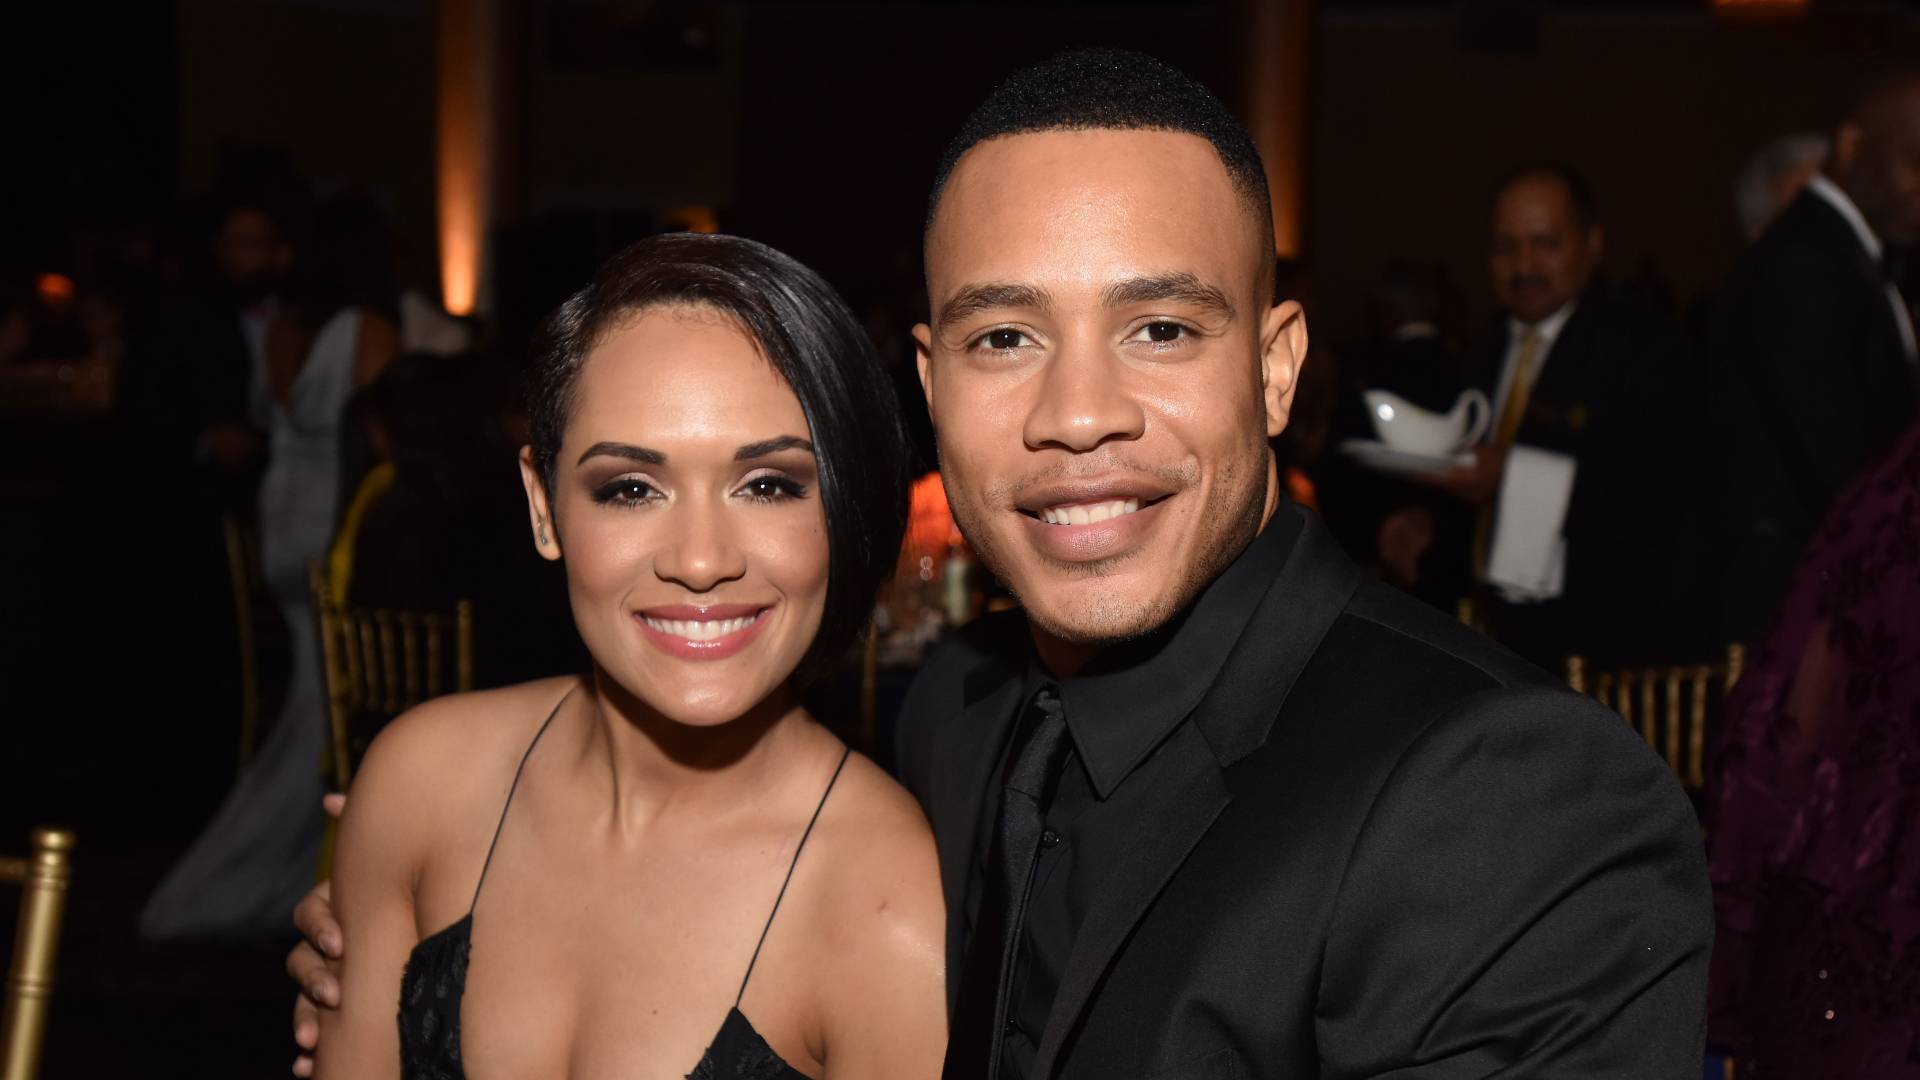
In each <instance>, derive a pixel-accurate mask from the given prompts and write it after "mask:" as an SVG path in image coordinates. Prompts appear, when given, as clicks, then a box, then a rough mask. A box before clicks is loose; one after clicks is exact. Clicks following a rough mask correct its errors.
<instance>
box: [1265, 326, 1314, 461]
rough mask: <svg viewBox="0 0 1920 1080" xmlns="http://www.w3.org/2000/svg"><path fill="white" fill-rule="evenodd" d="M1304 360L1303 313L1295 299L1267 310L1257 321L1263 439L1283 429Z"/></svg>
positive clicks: (1285, 425) (1291, 408)
mask: <svg viewBox="0 0 1920 1080" xmlns="http://www.w3.org/2000/svg"><path fill="white" fill-rule="evenodd" d="M1306 362H1307V313H1306V311H1305V310H1304V309H1303V308H1301V306H1300V303H1299V301H1296V300H1288V301H1285V302H1283V303H1279V304H1275V305H1274V306H1273V307H1270V308H1268V309H1267V314H1266V318H1264V319H1262V320H1261V322H1260V390H1261V399H1262V402H1263V404H1264V405H1265V408H1266V413H1267V438H1269V439H1271V438H1274V437H1276V436H1278V435H1279V434H1280V433H1281V432H1282V431H1285V430H1286V429H1287V418H1288V417H1290V416H1291V415H1292V414H1293V394H1294V391H1295V390H1297V389H1299V387H1300V369H1301V367H1302V366H1304V365H1305V364H1306Z"/></svg>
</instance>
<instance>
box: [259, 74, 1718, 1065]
mask: <svg viewBox="0 0 1920 1080" xmlns="http://www.w3.org/2000/svg"><path fill="white" fill-rule="evenodd" d="M1267 205H1268V203H1267V195H1266V187H1265V180H1264V175H1263V173H1262V171H1261V166H1260V161H1259V158H1258V155H1257V154H1256V153H1255V151H1254V148H1253V145H1252V142H1251V140H1250V139H1249V138H1248V136H1247V134H1246V132H1245V131H1244V129H1242V128H1241V127H1240V125H1239V124H1238V123H1237V122H1235V121H1234V119H1233V117H1232V116H1231V114H1229V113H1228V112H1227V111H1226V110H1225V109H1224V108H1223V107H1222V106H1221V105H1220V104H1219V102H1218V101H1216V100H1214V99H1213V98H1212V96H1211V95H1209V94H1207V93H1206V91H1204V90H1203V89H1201V88H1200V87H1199V86H1198V85H1197V84H1195V83H1194V82H1192V81H1191V80H1190V79H1188V78H1187V77H1186V76H1184V75H1182V74H1180V73H1178V72H1176V71H1173V70H1172V69H1170V68H1167V67H1166V66H1164V65H1162V64H1160V63H1158V62H1157V61H1154V60H1151V59H1149V58H1147V57H1144V56H1140V55H1138V54H1133V53H1119V52H1111V51H1094V52H1083V53H1070V54H1066V55H1063V56H1061V57H1057V58H1056V59H1054V60H1052V61H1050V62H1048V63H1046V64H1043V65H1041V66H1039V67H1036V68H1031V69H1027V70H1025V71H1022V72H1020V73H1018V74H1016V75H1015V76H1013V78H1012V79H1010V80H1009V81H1008V82H1007V83H1006V84H1004V85H1003V86H1001V87H1000V88H999V89H998V90H996V91H995V92H994V94H993V95H992V97H990V98H989V99H988V101H987V102H986V103H985V104H984V105H983V106H982V107H981V108H980V109H979V110H978V111H977V112H976V113H975V114H974V116H973V117H972V118H971V119H970V120H969V121H968V123H967V125H966V126H965V127H964V128H963V130H962V131H961V133H960V135H959V137H958V138H957V139H956V140H955V141H954V143H953V144H952V146H951V148H950V149H949V151H948V154H947V155H946V159H945V161H944V163H943V165H942V167H941V169H940V171H939V179H938V180H937V181H936V185H935V191H934V198H933V204H932V209H931V212H930V216H929V222H928V228H927V237H926V263H927V274H928V289H929V293H930V298H931V300H932V303H931V305H930V310H931V312H932V321H931V322H930V323H929V324H926V325H922V326H919V327H916V328H915V338H916V340H917V342H918V344H919V351H920V357H919V360H920V367H921V371H922V380H923V383H924V386H925V389H926V393H927V398H928V401H929V404H930V407H931V411H932V414H933V418H934V423H935V430H936V433H937V436H938V438H939V440H940V456H941V463H942V468H943V475H944V476H945V477H946V483H947V491H948V498H949V500H950V501H951V503H952V507H953V511H954V515H955V517H956V519H957V521H958V522H959V523H960V525H961V527H962V529H963V530H964V531H965V532H966V535H967V537H968V539H969V541H970V542H971V543H972V545H973V547H974V548H975V550H976V551H977V552H978V553H979V554H980V556H981V558H982V559H984V560H985V561H986V562H987V564H988V565H989V566H990V567H991V568H992V569H993V570H994V571H995V573H996V574H998V575H999V576H1000V577H1001V578H1002V579H1003V580H1004V581H1005V582H1006V583H1007V584H1008V585H1009V586H1010V587H1012V588H1013V590H1014V591H1015V592H1016V593H1018V595H1019V596H1020V599H1021V600H1022V602H1023V604H1024V607H1025V610H1024V612H1009V613H1005V614H1002V615H998V616H990V617H988V618H986V619H983V620H980V621H979V622H977V623H975V624H973V626H972V627H970V628H969V630H968V632H966V633H965V634H963V635H962V636H960V637H958V638H955V639H952V640H950V641H949V642H948V643H947V644H945V645H943V646H942V647H941V648H940V649H939V650H938V651H936V653H935V654H934V655H933V657H932V658H930V660H929V662H928V664H927V666H926V668H925V669H924V671H923V672H922V674H921V676H920V678H919V680H918V682H917V683H916V685H915V688H914V690H913V692H912V693H911V695H910V697H909V700H908V702H907V704H906V707H905V709H904V711H903V714H902V721H901V723H902V728H901V733H900V745H901V760H902V763H903V770H904V773H905V779H906V780H907V782H908V784H909V786H910V787H912V788H913V789H914V790H915V791H916V792H917V793H918V795H919V796H920V798H921V799H922V801H923V804H924V805H925V806H926V807H927V810H928V814H929V816H930V818H931V819H932V821H933V824H934V828H935V832H936V836H937V839H938V840H939V844H940V850H941V869H942V877H943V881H944V884H945V887H946V894H947V904H948V913H949V919H948V922H949V934H948V941H949V950H948V973H949V985H950V989H951V992H952V996H953V1000H954V1016H953V1030H952V1041H951V1043H950V1049H949V1055H948V1063H947V1069H946V1076H948V1077H950V1078H954V1080H960V1078H966V1080H977V1078H982V1077H994V1078H999V1080H1012V1078H1016V1077H1018V1078H1039V1077H1061V1078H1094V1077H1099V1078H1112V1077H1146V1076H1153V1077H1166V1078H1179V1077H1232V1076H1314V1075H1326V1076H1385V1075H1389V1074H1391V1075H1401V1076H1411V1075H1419V1076H1424V1077H1446V1076H1484V1075H1488V1074H1490V1073H1494V1072H1499V1071H1501V1070H1505V1071H1506V1074H1507V1075H1515V1076H1521V1075H1524V1076H1547V1075H1553V1076H1599V1075H1603V1074H1604V1075H1609V1076H1636V1077H1637V1076H1674V1077H1678V1076H1683V1075H1691V1074H1692V1073H1693V1072H1695V1071H1697V1070H1698V1067H1699V1057H1698V1045H1697V1030H1698V1026H1699V1022H1700V1016H1701V1010H1702V1001H1701V999H1702V995H1703V992H1704V991H1703V986H1704V981H1703V980H1704V972H1705V962H1706V952H1707V942H1708V935H1709V926H1708V918H1709V915H1708V910H1707V898H1706V882H1705V877H1704V870H1703V868H1702V865H1701V855H1700V852H1699V841H1698V838H1697V832H1696V829H1695V827H1694V825H1693V824H1692V821H1691V815H1690V813H1689V812H1688V810H1687V808H1686V805H1685V801H1684V800H1683V799H1682V798H1681V797H1680V794H1679V792H1678V790H1677V788H1676V787H1675V785H1674V783H1673V781H1672V779H1671V777H1670V776H1669V775H1668V774H1667V772H1666V770H1665V768H1664V766H1662V765H1661V764H1660V763H1659V761H1658V760H1657V759H1656V758H1655V757H1654V756H1653V755H1652V754H1651V753H1650V752H1649V751H1648V750H1647V749H1646V747H1645V746H1644V745H1642V744H1639V743H1638V741H1637V740H1636V739H1635V737H1634V736H1633V735H1632V733H1631V732H1629V731H1628V730H1627V729H1626V728H1625V726H1624V725H1623V724H1621V723H1620V721H1619V718H1618V717H1615V716H1612V715H1611V714H1609V713H1607V712H1606V711H1605V710H1604V709H1601V708H1600V707H1598V706H1597V705H1594V704H1592V703H1591V702H1588V701H1586V700H1585V699H1582V698H1578V697H1576V696H1574V695H1572V694H1570V693H1568V692H1566V691H1564V690H1560V689H1556V688H1553V687H1551V686H1550V685H1549V680H1547V679H1545V678H1544V677H1543V676H1542V675H1541V674H1540V673H1539V672H1536V671H1533V670H1532V669H1529V668H1527V667H1526V666H1525V665H1523V664H1521V663H1519V662H1517V661H1516V660H1514V659H1513V658H1512V657H1511V656H1509V655H1507V654H1505V653H1503V652H1501V651H1500V650H1499V649H1497V648H1496V647H1494V646H1492V645H1490V644H1488V643H1487V642H1486V641H1485V640H1484V639H1481V638H1478V637H1475V636H1474V635H1472V634H1471V633H1469V632H1468V631H1466V630H1465V629H1463V628H1461V627H1460V626H1458V624H1456V623H1454V622H1453V621H1452V620H1450V619H1448V618H1446V617H1445V616H1442V615H1440V614H1437V613H1434V612H1431V611H1429V610H1428V609H1426V608H1425V607H1423V606H1421V605H1419V604H1418V603H1417V602H1415V601H1413V600H1410V599H1407V598H1405V597H1404V596H1401V595H1400V594H1398V593H1395V592H1393V591H1392V590H1390V589H1388V588H1387V587H1385V586H1378V585H1370V584H1366V583H1364V582H1362V580H1361V579H1360V576H1359V574H1358V573H1357V571H1356V570H1355V569H1354V567H1353V566H1352V564H1351V563H1349V562H1348V561H1347V560H1346V559H1345V557H1344V556H1343V555H1341V554H1340V553H1339V550H1338V548H1337V546H1336V545H1334V544H1333V543H1332V542H1331V540H1330V539H1329V538H1328V536H1327V534H1326V533H1325V531H1324V530H1323V529H1322V527H1321V526H1320V525H1319V523H1318V522H1317V521H1315V520H1314V519H1313V518H1312V517H1311V516H1310V515H1308V514H1306V513H1305V512H1303V511H1301V510H1298V509H1296V508H1294V507H1291V506H1288V505H1286V504H1284V502H1282V501H1281V496H1280V492H1279V480H1278V476H1277V471H1276V468H1275V463H1274V458H1273V456H1272V452H1271V450H1270V449H1269V448H1268V444H1267V440H1268V439H1269V438H1270V437H1271V436H1272V435H1274V434H1277V433H1278V432H1279V431H1280V429H1281V428H1282V427H1284V426H1285V424H1286V421H1287V414H1288V409H1289V407H1290V405H1291V402H1292V397H1293V392H1294V387H1295V385H1296V384H1297V380H1298V376H1299V372H1300V366H1301V363H1302V360H1303V358H1304V354H1305V350H1306V343H1307V336H1306V325H1305V321H1304V318H1303V316H1302V314H1301V311H1300V307H1299V305H1298V304H1295V303H1292V302H1286V303H1277V304H1276V303H1275V302H1273V300H1272V284H1271V277H1270V275H1271V274H1272V272H1273V269H1272V268H1273V249H1272V227H1271V223H1270V222H1269V220H1268V217H1267V209H1266V208H1267ZM318 907H319V905H318V904H317V903H313V902H310V903H309V904H308V905H307V910H306V912H305V913H304V918H303V922H304V924H305V925H306V926H307V928H308V929H309V931H310V932H313V933H324V934H337V930H338V928H337V927H334V926H332V924H331V923H330V922H328V921H324V920H317V919H316V918H314V916H315V915H316V914H317V912H318ZM311 959H312V956H311V954H310V953H297V954H296V956H295V957H294V958H293V964H294V966H295V967H296V968H299V969H301V970H302V972H303V974H304V975H306V976H308V977H309V981H311V976H312V975H313V973H314V970H315V969H313V968H312V967H310V966H309V961H310V960H311Z"/></svg>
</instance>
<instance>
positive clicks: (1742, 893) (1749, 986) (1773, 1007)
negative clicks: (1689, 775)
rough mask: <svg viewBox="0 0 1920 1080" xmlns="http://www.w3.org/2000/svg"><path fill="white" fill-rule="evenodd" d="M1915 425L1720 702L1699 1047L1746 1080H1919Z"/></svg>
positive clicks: (1919, 548) (1919, 629)
mask: <svg viewBox="0 0 1920 1080" xmlns="http://www.w3.org/2000/svg"><path fill="white" fill-rule="evenodd" d="M1916 611H1920V427H1914V428H1909V429H1908V431H1907V434H1906V435H1905V436H1904V437H1903V438H1902V439H1901V440H1900V442H1899V443H1898V444H1897V445H1896V446H1895V448H1894V450H1893V452H1892V453H1891V454H1890V455H1888V456H1887V457H1886V458H1885V459H1884V460H1883V461H1881V462H1880V463H1879V464H1878V465H1877V466H1875V467H1874V468H1873V469H1872V470H1871V472H1870V473H1868V474H1867V475H1866V476H1864V477H1862V478H1860V479H1859V480H1857V481H1856V482H1855V483H1853V484H1852V485H1851V486H1850V487H1849V488H1848V489H1847V490H1846V492H1845V493H1843V494H1842V495H1840V496H1839V497H1838V498H1837V499H1836V500H1835V502H1834V506H1833V510H1832V512H1831V513H1830V514H1829V515H1828V516H1827V519H1826V522H1825V524H1824V525H1823V526H1822V527H1821V529H1820V531H1819V533H1818V535H1817V536H1816V537H1815V538H1814V540H1813V543H1812V545H1811V546H1810V547H1809V548H1808V550H1807V552H1806V555H1805V558H1804V559H1802V561H1801V563H1800V567H1799V570H1798V573H1797V575H1796V577H1795V579H1794V585H1793V590H1792V592H1791V593H1789V595H1788V597H1787V600H1786V603H1785V606H1784V609H1783V611H1782V614H1781V618H1780V621H1779V622H1778V624H1776V625H1775V627H1774V628H1773V631H1772V633H1771V634H1770V636H1768V637H1767V638H1766V639H1765V644H1764V647H1763V648H1761V649H1760V650H1759V651H1758V652H1757V653H1756V655H1755V657H1754V660H1753V663H1752V664H1751V665H1750V666H1749V668H1748V669H1747V671H1746V673H1745V674H1744V675H1742V676H1741V679H1740V683H1739V685H1738V686H1737V687H1736V688H1735V689H1734V692H1733V694H1732V696H1731V699H1730V700H1729V701H1728V703H1727V726H1726V732H1725V735H1724V738H1723V741H1722V742H1721V743H1720V744H1719V749H1718V752H1717V754H1716V755H1715V759H1714V775H1713V778H1712V785H1711V787H1710V790H1711V791H1712V792H1713V793H1714V799H1713V802H1712V803H1711V806H1712V808H1713V811H1712V818H1711V826H1712V827H1711V830H1710V834H1709V835H1710V838H1711V848H1710V854H1711V858H1710V872H1711V874H1712V877H1713V885H1714V908H1715V915H1716V920H1717V923H1718V932H1717V935H1716V937H1715V940H1714V947H1713V967H1712V978H1711V982H1710V986H1711V996H1710V1006H1711V1007H1710V1014H1709V1015H1710V1020H1709V1023H1710V1037H1711V1039H1712V1041H1713V1042H1714V1043H1715V1044H1716V1045H1721V1046H1725V1047H1727V1048H1729V1049H1731V1050H1732V1051H1733V1052H1734V1058H1735V1060H1736V1061H1737V1062H1738V1063H1739V1068H1740V1070H1741V1072H1740V1075H1742V1076H1747V1075H1753V1076H1790V1077H1798V1078H1804V1080H1827V1078H1833V1080H1843V1078H1844V1080H1852V1078H1855V1077H1869V1076H1870V1077H1874V1078H1875V1080H1898V1078H1903V1077H1904V1078H1917V1077H1920V773H1916V771H1915V765H1916V763H1920V725H1916V724H1915V722H1914V721H1915V718H1916V717H1920V621H1916V620H1915V617H1914V613H1915V612H1916Z"/></svg>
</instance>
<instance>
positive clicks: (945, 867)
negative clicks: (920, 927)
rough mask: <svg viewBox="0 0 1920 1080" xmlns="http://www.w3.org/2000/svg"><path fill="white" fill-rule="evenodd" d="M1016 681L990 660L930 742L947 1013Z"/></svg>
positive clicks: (971, 680)
mask: <svg viewBox="0 0 1920 1080" xmlns="http://www.w3.org/2000/svg"><path fill="white" fill-rule="evenodd" d="M1020 686H1021V681H1020V679H1019V677H1018V673H1017V672H1016V671H1015V670H1014V669H1013V668H1012V666H1011V665H1009V664H1008V663H1007V662H1006V661H1004V660H1002V659H1000V658H998V657H990V658H989V659H987V660H986V661H984V662H983V663H981V665H980V666H979V667H977V668H975V669H974V670H973V671H972V672H971V673H970V674H969V675H968V676H967V680H966V684H965V701H966V704H965V706H964V707H963V708H962V709H961V711H960V714H959V715H958V716H956V717H954V718H953V721H952V722H951V723H949V724H947V725H946V727H944V728H942V729H941V731H940V732H939V734H938V735H937V736H936V737H935V741H934V753H935V755H936V756H935V758H934V761H935V762H936V763H937V764H936V767H935V768H934V771H933V780H932V786H933V792H932V797H931V798H930V799H929V800H928V801H929V802H930V803H931V804H932V807H933V834H934V837H935V838H936V839H937V841H938V844H939V851H940V884H941V888H942V891H943V892H944V893H945V894H946V899H947V1009H948V1012H949V1013H951V1012H952V1009H953V1003H954V994H955V992H956V991H957V990H958V988H959V980H960V964H961V960H962V959H963V958H964V957H965V956H966V944H967V926H968V923H969V920H968V917H967V907H966V905H967V877H968V875H969V874H970V873H972V870H973V851H974V847H975V846H976V845H977V844H978V843H979V830H980V817H981V814H982V809H981V808H982V806H983V805H985V804H986V803H987V802H988V800H987V788H988V787H989V786H990V785H991V783H992V780H993V767H994V763H995V762H997V761H998V760H999V756H1000V755H999V751H1000V748H1001V747H1002V746H1003V745H1004V744H1005V743H1006V741H1007V729H1008V728H1009V727H1010V726H1012V724H1013V718H1014V710H1015V708H1016V706H1017V705H1018V698H1019V696H1020Z"/></svg>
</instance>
